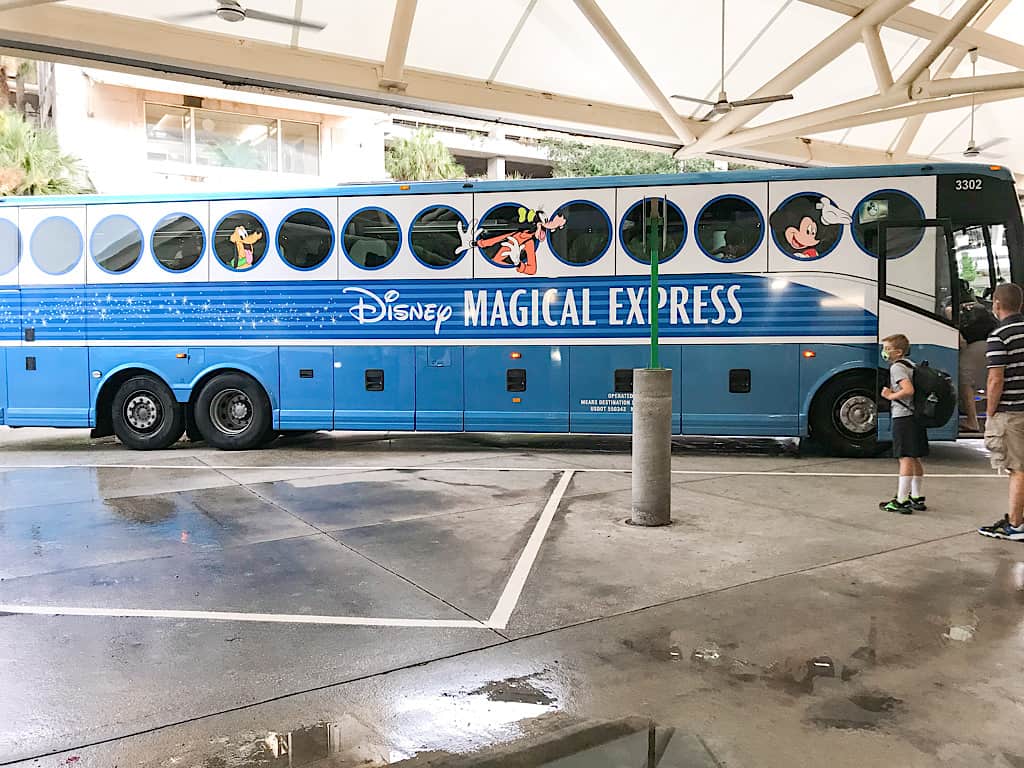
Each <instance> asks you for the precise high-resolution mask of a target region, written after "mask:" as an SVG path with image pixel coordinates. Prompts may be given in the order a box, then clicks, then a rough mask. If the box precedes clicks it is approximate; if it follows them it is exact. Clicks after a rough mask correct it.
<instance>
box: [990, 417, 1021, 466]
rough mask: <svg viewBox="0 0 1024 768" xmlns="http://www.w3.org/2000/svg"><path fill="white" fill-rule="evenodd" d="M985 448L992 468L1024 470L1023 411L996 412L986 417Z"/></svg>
mask: <svg viewBox="0 0 1024 768" xmlns="http://www.w3.org/2000/svg"><path fill="white" fill-rule="evenodd" d="M985 448H987V449H988V452H989V459H990V460H991V461H992V468H993V469H998V470H1000V471H1002V470H1004V469H1006V470H1010V471H1011V472H1021V471H1024V412H1005V413H996V414H994V415H993V416H990V417H989V418H988V419H986V421H985Z"/></svg>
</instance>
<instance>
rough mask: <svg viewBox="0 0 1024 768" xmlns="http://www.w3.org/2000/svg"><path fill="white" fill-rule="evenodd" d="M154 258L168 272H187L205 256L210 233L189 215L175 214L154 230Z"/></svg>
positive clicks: (165, 217)
mask: <svg viewBox="0 0 1024 768" xmlns="http://www.w3.org/2000/svg"><path fill="white" fill-rule="evenodd" d="M151 245H152V248H153V256H154V257H155V258H156V262H157V264H159V265H160V266H161V267H163V268H164V269H166V270H167V271H168V272H187V271H188V270H190V269H192V268H193V267H194V266H195V265H196V264H198V263H199V260H200V259H201V258H202V257H203V251H204V250H205V249H206V233H205V232H203V228H202V226H201V225H200V224H199V222H198V221H196V220H195V219H194V218H193V217H191V216H189V215H188V214H187V213H171V214H168V215H167V216H164V217H163V218H162V219H160V221H159V222H157V225H156V228H155V229H154V230H153V240H152V244H151Z"/></svg>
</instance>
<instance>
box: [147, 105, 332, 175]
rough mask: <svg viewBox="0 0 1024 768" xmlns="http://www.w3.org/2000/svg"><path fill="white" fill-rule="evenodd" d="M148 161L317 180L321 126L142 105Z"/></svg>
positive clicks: (275, 119)
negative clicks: (293, 174) (296, 175)
mask: <svg viewBox="0 0 1024 768" xmlns="http://www.w3.org/2000/svg"><path fill="white" fill-rule="evenodd" d="M146 140H147V149H148V155H149V159H150V160H156V161H159V162H173V163H188V164H195V165H205V166H213V167H219V168H241V169H245V170H254V171H282V172H284V173H301V174H308V175H313V176H315V175H317V174H318V173H319V172H320V126H319V125H316V124H315V123H301V122H296V121H294V120H280V119H277V118H268V117H260V116H258V115H243V114H237V113H233V112H220V111H215V110H210V109H195V108H190V107H175V106H165V105H163V104H146Z"/></svg>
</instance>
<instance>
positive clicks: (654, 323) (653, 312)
mask: <svg viewBox="0 0 1024 768" xmlns="http://www.w3.org/2000/svg"><path fill="white" fill-rule="evenodd" d="M648 237H649V240H648V242H650V244H651V292H650V295H648V297H647V313H648V315H650V318H651V368H660V367H661V365H660V364H659V360H658V260H659V259H660V246H661V237H662V233H661V216H659V207H658V203H657V201H656V200H651V215H650V217H649V218H648Z"/></svg>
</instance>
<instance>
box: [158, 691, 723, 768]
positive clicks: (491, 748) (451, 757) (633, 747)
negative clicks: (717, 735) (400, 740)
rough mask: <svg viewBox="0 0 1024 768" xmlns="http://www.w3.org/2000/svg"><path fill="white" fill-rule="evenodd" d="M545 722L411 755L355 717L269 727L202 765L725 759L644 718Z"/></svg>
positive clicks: (566, 764)
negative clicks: (509, 734) (511, 735)
mask: <svg viewBox="0 0 1024 768" xmlns="http://www.w3.org/2000/svg"><path fill="white" fill-rule="evenodd" d="M499 682H502V683H504V682H508V681H499ZM474 695H475V694H474ZM547 724H548V725H549V726H550V727H549V728H548V729H546V730H539V729H537V730H535V732H533V733H529V732H525V733H524V734H522V735H521V736H520V738H517V739H495V740H492V741H490V742H489V743H487V744H483V745H478V747H477V748H475V749H472V750H458V751H447V750H419V751H417V752H415V754H410V753H403V752H402V751H401V750H396V749H395V748H394V747H393V746H389V745H387V744H385V743H384V741H385V740H383V739H382V737H381V736H380V734H378V733H377V732H375V731H374V730H373V729H372V728H371V727H369V726H367V725H366V724H365V723H362V722H361V721H359V720H358V719H356V718H355V717H353V716H350V715H349V716H345V717H344V718H342V720H340V721H338V722H321V723H317V724H316V725H313V726H309V727H306V728H301V729H297V730H294V731H288V732H282V733H277V732H270V733H267V734H266V735H265V736H263V737H261V738H258V739H257V740H256V741H255V742H254V743H252V744H251V745H250V748H249V750H248V752H247V753H246V754H243V753H244V752H245V750H244V749H243V750H239V751H238V753H237V754H238V756H237V757H230V756H225V755H218V756H214V757H209V758H207V759H206V760H205V761H204V762H203V763H202V768H273V767H274V766H288V768H302V767H303V766H316V765H325V766H326V765H330V766H331V767H332V768H348V766H353V767H354V766H362V767H363V768H372V767H373V766H387V765H390V766H395V768H398V767H399V766H401V767H403V768H427V766H431V767H432V768H445V766H448V765H452V766H459V767H460V768H466V766H469V765H472V764H475V761H477V760H479V761H481V763H482V764H485V765H488V766H495V765H504V764H514V765H516V766H518V767H519V768H619V767H620V766H624V765H665V766H683V765H685V766H691V767H692V768H704V767H705V766H706V767H707V768H711V767H712V766H715V765H720V763H719V762H718V761H717V760H716V759H715V757H714V756H713V755H712V754H711V752H710V750H709V749H708V747H707V745H706V744H705V743H704V741H703V740H702V739H700V738H699V737H696V736H693V735H690V734H686V733H683V732H681V731H677V730H676V729H675V728H672V727H664V726H659V725H657V724H655V723H654V722H651V721H648V720H646V719H644V718H639V717H627V718H623V719H621V720H614V721H607V722H593V723H581V722H571V723H569V722H565V721H559V720H551V721H548V723H547ZM524 737H525V738H524ZM328 758H329V762H328V761H327V759H328ZM175 762H180V760H176V761H175Z"/></svg>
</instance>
